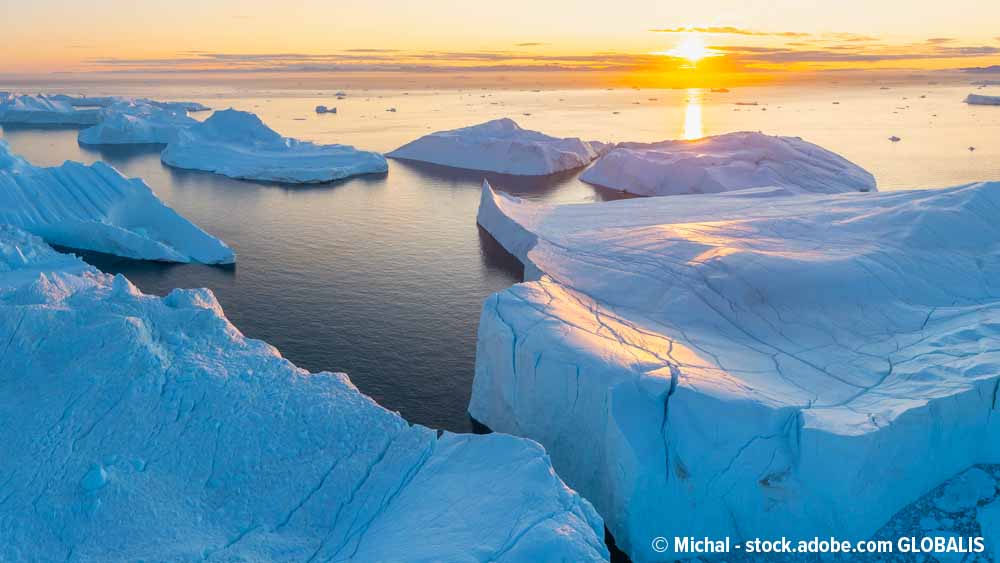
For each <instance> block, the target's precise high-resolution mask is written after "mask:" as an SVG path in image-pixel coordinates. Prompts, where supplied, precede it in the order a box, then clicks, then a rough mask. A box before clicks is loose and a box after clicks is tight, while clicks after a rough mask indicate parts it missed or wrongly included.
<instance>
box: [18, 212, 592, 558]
mask: <svg viewBox="0 0 1000 563" xmlns="http://www.w3.org/2000/svg"><path fill="white" fill-rule="evenodd" d="M0 341H2V342H3V343H4V345H3V350H2V353H0V452H2V455H3V460H4V462H3V466H2V470H0V537H2V538H3V541H2V542H0V560H3V561H62V560H71V561H109V560H115V561H219V562H221V561H307V560H308V561H328V560H336V561H354V562H358V563H367V562H375V561H427V562H430V561H455V562H478V561H483V562H485V561H498V562H529V561H530V562H533V561H564V562H567V563H568V562H576V561H604V560H606V558H607V556H608V553H607V549H606V547H605V546H604V543H603V526H602V522H601V519H600V517H599V516H598V515H597V514H596V512H595V511H594V509H593V507H592V506H591V505H590V504H589V503H588V502H587V501H585V500H583V499H582V498H581V497H580V496H579V495H577V494H576V493H575V492H573V491H572V490H571V489H569V488H567V487H566V486H565V484H564V483H563V482H562V481H561V480H560V479H559V477H557V476H556V475H555V473H554V472H553V471H552V467H551V465H550V463H549V460H548V458H547V456H546V455H545V452H544V451H543V450H542V448H541V447H539V446H538V445H537V444H535V443H534V442H531V441H528V440H524V439H521V438H515V437H512V436H505V435H489V436H474V435H461V434H451V433H448V432H445V433H441V434H439V433H438V432H437V431H435V430H431V429H428V428H425V427H422V426H418V425H412V426H411V425H410V424H408V423H407V422H406V421H405V420H404V419H403V418H401V417H400V416H399V415H398V414H396V413H393V412H390V411H387V410H385V409H383V408H382V407H380V406H379V405H378V404H376V403H375V402H374V401H372V400H371V399H369V398H368V397H366V396H364V395H362V394H361V393H360V392H359V391H358V390H357V389H356V388H355V387H354V386H353V385H352V384H351V382H350V380H349V379H348V378H347V376H346V375H344V374H336V373H326V372H324V373H314V374H313V373H308V372H306V371H305V370H303V369H300V368H297V367H295V366H294V365H292V364H291V362H289V361H287V360H285V359H283V358H282V357H281V355H280V354H279V353H278V351H277V350H275V349H274V348H273V347H271V346H270V345H268V344H266V343H264V342H261V341H256V340H251V339H248V338H245V337H244V336H243V335H242V334H241V333H240V331H239V330H237V329H236V327H234V326H233V325H232V324H230V322H229V321H228V320H227V319H226V317H225V316H224V314H223V312H222V309H221V308H220V306H219V303H218V302H217V301H216V299H215V296H214V295H213V294H212V293H211V292H210V291H208V290H205V289H200V290H174V291H173V292H171V293H170V294H169V295H167V296H166V297H157V296H151V295H144V294H142V293H141V292H140V291H139V290H137V289H136V288H135V287H134V286H133V285H132V284H131V283H130V282H129V281H128V280H127V279H126V278H124V277H122V276H110V275H107V274H103V273H101V272H99V271H97V270H96V269H94V268H91V267H90V266H87V265H86V264H84V263H83V262H82V261H80V260H78V259H76V258H75V257H73V256H71V255H66V254H60V253H56V252H54V251H53V250H52V249H50V248H49V247H47V246H46V245H45V244H44V243H42V242H41V241H40V240H39V239H37V238H35V237H32V236H29V235H27V234H25V233H24V232H22V231H19V230H16V229H13V228H11V227H9V226H2V227H0Z"/></svg>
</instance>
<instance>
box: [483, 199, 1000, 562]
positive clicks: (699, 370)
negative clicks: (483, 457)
mask: <svg viewBox="0 0 1000 563" xmlns="http://www.w3.org/2000/svg"><path fill="white" fill-rule="evenodd" d="M778 193H780V192H775V191H774V190H770V191H769V192H764V191H762V190H750V191H744V192H732V193H727V194H718V195H699V196H689V197H682V198H678V197H657V198H639V199H630V200H623V201H615V202H608V203H597V204H577V205H542V204H537V203H528V202H525V201H520V200H517V199H515V198H511V197H507V196H505V195H502V194H495V193H493V192H492V190H491V189H490V188H489V186H488V185H485V186H484V190H483V199H482V203H481V206H480V210H479V218H478V221H479V224H480V225H482V226H483V227H484V228H485V229H486V230H487V231H489V232H490V234H492V235H493V237H494V238H496V239H497V240H498V241H499V242H500V244H502V245H503V246H504V247H505V248H506V249H508V251H510V252H511V253H512V254H514V255H515V256H517V257H518V258H520V259H521V260H522V262H524V264H525V278H526V279H528V280H535V281H530V282H529V283H524V284H519V285H516V286H514V287H512V288H510V289H508V290H506V291H503V292H500V293H498V294H496V295H494V296H492V297H490V298H489V299H487V301H486V303H485V304H484V306H483V311H482V316H481V320H480V326H479V333H478V343H477V352H476V374H475V381H474V385H473V391H472V400H471V402H470V406H469V412H470V414H471V415H472V416H473V417H474V418H475V419H477V420H479V421H481V422H483V423H484V424H486V425H487V426H489V427H490V428H492V429H493V430H496V431H499V432H511V433H515V434H519V435H522V436H527V437H530V438H533V439H535V440H537V441H538V442H540V443H541V444H542V445H543V446H545V448H546V449H547V451H548V452H549V454H550V455H551V456H552V460H553V465H554V466H555V468H556V470H557V471H558V472H559V475H560V476H562V478H563V479H565V480H566V482H567V483H568V484H569V485H570V486H572V487H574V488H575V489H576V490H578V491H580V493H581V494H583V495H584V496H585V497H586V498H588V499H589V500H590V501H591V502H593V503H594V505H595V507H596V508H597V509H598V512H600V513H601V514H602V515H603V516H604V518H605V521H606V523H607V525H608V528H609V529H610V530H611V532H612V533H613V534H614V537H615V539H616V542H617V544H618V546H619V547H621V548H622V549H623V550H625V551H626V552H627V553H628V554H629V555H630V556H631V557H632V558H633V561H637V562H639V561H650V560H656V554H654V553H653V552H652V550H650V549H649V547H648V546H649V543H650V541H652V538H654V537H656V536H662V535H664V533H665V531H666V532H667V535H671V536H674V535H677V536H688V535H690V536H695V537H703V536H707V537H712V538H720V537H727V536H729V537H731V538H733V539H734V541H735V540H737V539H746V538H754V537H760V538H765V537H770V538H775V537H782V536H786V537H789V538H809V539H811V538H812V537H814V536H819V537H826V536H830V535H834V536H837V537H839V538H841V539H862V538H865V537H868V536H869V535H870V534H872V533H873V532H875V531H876V530H877V529H878V528H879V527H880V526H881V525H882V524H884V523H885V522H886V521H888V520H889V518H890V517H891V516H892V515H893V514H894V513H895V512H896V511H897V510H899V509H900V508H902V507H903V506H905V505H907V504H908V503H910V502H912V501H913V500H915V499H916V498H917V497H919V496H920V495H922V494H923V493H924V492H926V491H928V490H930V489H932V488H933V487H935V486H936V485H937V484H939V483H941V482H943V481H944V480H945V479H946V478H948V477H950V476H951V475H954V474H956V473H958V472H959V471H962V470H964V469H965V468H967V467H969V466H971V465H974V464H976V463H989V462H995V461H997V460H998V459H1000V412H997V411H998V410H1000V405H998V403H997V399H996V397H997V389H998V387H1000V373H998V370H997V369H996V366H997V365H998V362H1000V352H997V350H1000V299H998V295H1000V285H998V283H997V280H998V279H1000V222H998V221H997V220H996V217H995V213H994V211H993V210H995V209H998V208H1000V183H984V184H972V185H967V186H960V187H956V188H949V189H944V190H917V191H903V192H889V193H873V194H858V193H847V194H835V195H813V194H804V195H796V196H780V195H776V194H778ZM769 194H770V195H771V196H772V197H770V198H769V199H767V200H766V201H762V200H761V199H760V198H761V196H763V195H769Z"/></svg>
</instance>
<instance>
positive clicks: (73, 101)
mask: <svg viewBox="0 0 1000 563" xmlns="http://www.w3.org/2000/svg"><path fill="white" fill-rule="evenodd" d="M49 99H52V100H58V101H61V102H65V103H67V104H69V105H71V106H73V107H97V108H106V107H109V106H112V105H115V104H120V103H126V102H138V103H145V104H149V105H151V106H154V107H158V108H161V109H166V110H171V111H185V112H198V111H208V110H210V109H211V108H209V107H208V106H206V105H204V104H201V103H199V102H183V101H181V102H161V101H157V100H150V99H149V98H129V97H126V96H71V95H68V94H55V95H53V96H49Z"/></svg>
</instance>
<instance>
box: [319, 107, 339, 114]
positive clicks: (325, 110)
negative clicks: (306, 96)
mask: <svg viewBox="0 0 1000 563" xmlns="http://www.w3.org/2000/svg"><path fill="white" fill-rule="evenodd" d="M316 113H337V108H335V107H329V108H328V107H326V106H316Z"/></svg>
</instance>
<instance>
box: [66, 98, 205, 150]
mask: <svg viewBox="0 0 1000 563" xmlns="http://www.w3.org/2000/svg"><path fill="white" fill-rule="evenodd" d="M197 123H198V122H197V121H195V120H194V119H192V118H190V117H188V115H187V112H185V111H184V110H182V109H181V110H178V109H165V108H163V107H160V106H158V105H153V104H150V103H146V102H140V101H124V102H118V103H115V104H112V105H110V106H108V107H105V108H103V109H101V111H100V115H99V123H98V124H97V125H95V126H93V127H90V128H89V129H84V130H83V131H80V134H79V135H78V137H77V138H78V140H79V141H80V143H82V144H85V145H121V144H143V143H158V144H166V143H170V142H172V141H176V140H177V135H178V133H179V132H180V131H181V130H182V129H186V128H188V127H191V126H192V125H196V124H197Z"/></svg>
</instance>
